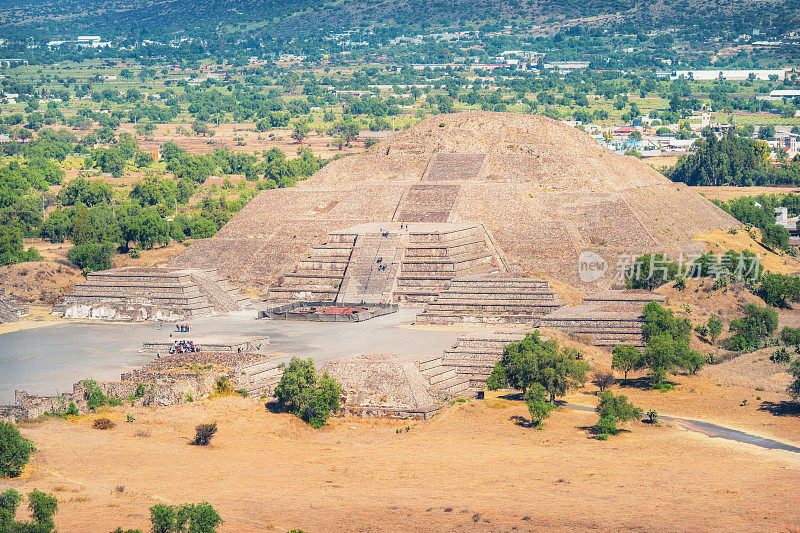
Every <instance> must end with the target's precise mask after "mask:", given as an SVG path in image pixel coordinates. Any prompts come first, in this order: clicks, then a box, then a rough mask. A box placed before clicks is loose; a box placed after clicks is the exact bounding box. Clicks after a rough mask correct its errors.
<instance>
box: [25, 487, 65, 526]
mask: <svg viewBox="0 0 800 533" xmlns="http://www.w3.org/2000/svg"><path fill="white" fill-rule="evenodd" d="M28 509H29V510H30V512H31V519H32V520H33V523H34V524H36V526H38V527H37V530H38V531H52V530H53V528H55V522H53V515H54V514H56V511H58V500H57V499H56V498H55V496H50V495H49V494H45V493H44V492H40V491H38V490H36V489H34V491H33V492H31V493H30V494H28Z"/></svg>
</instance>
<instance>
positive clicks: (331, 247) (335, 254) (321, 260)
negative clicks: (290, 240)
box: [267, 232, 358, 302]
mask: <svg viewBox="0 0 800 533" xmlns="http://www.w3.org/2000/svg"><path fill="white" fill-rule="evenodd" d="M357 238H358V234H357V233H347V232H336V233H330V234H329V235H328V241H327V242H326V243H324V244H322V245H321V246H315V247H314V248H312V249H311V253H310V254H309V255H308V256H307V257H306V258H305V259H303V260H301V261H300V262H299V263H298V264H297V265H296V266H295V268H294V270H293V271H292V272H290V273H289V274H285V275H284V276H283V278H282V280H280V282H279V284H278V285H275V286H272V287H270V290H269V295H268V296H267V299H268V300H270V301H272V302H290V301H294V300H307V301H313V302H333V301H334V300H336V296H337V295H338V294H339V289H340V287H341V286H342V282H343V280H344V273H345V270H346V269H347V265H348V263H349V262H350V256H351V255H352V253H353V248H354V247H355V242H356V239H357Z"/></svg>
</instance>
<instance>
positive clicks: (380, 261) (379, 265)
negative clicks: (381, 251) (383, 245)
mask: <svg viewBox="0 0 800 533" xmlns="http://www.w3.org/2000/svg"><path fill="white" fill-rule="evenodd" d="M375 262H376V263H377V264H378V271H381V270H386V265H384V264H383V257H379V258H378V260H377V261H375Z"/></svg>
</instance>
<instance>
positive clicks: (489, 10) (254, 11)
mask: <svg viewBox="0 0 800 533" xmlns="http://www.w3.org/2000/svg"><path fill="white" fill-rule="evenodd" d="M3 4H4V5H3V6H2V7H0V24H1V25H3V26H6V27H9V28H8V29H12V28H13V29H15V30H17V31H19V30H20V29H21V28H31V27H35V28H38V29H42V30H45V31H47V32H48V33H50V32H58V31H65V30H70V31H76V32H81V31H83V32H89V31H94V32H96V31H98V30H106V31H110V30H114V31H118V32H123V33H125V34H131V36H138V37H145V36H160V37H163V36H164V35H165V33H181V32H191V33H192V34H193V36H195V37H201V36H202V37H205V36H210V35H213V34H216V33H217V32H220V31H221V32H223V33H227V34H232V35H238V36H240V37H243V38H247V37H251V36H261V37H297V36H300V37H306V36H311V35H320V34H324V33H325V32H331V31H333V32H336V31H345V30H351V29H365V28H371V27H372V26H373V25H374V24H376V23H379V24H380V26H381V27H380V29H379V31H380V33H382V34H385V35H386V36H387V37H391V36H396V35H401V34H409V33H412V34H413V33H414V32H419V31H422V30H428V29H431V28H435V27H441V28H460V29H473V30H477V29H483V30H484V31H491V30H500V29H502V28H503V27H504V26H509V25H510V26H525V25H528V24H536V25H542V26H545V27H549V28H551V29H558V28H557V26H558V24H559V23H561V22H562V21H565V20H570V19H581V18H588V17H601V20H600V21H595V22H597V23H599V22H602V23H604V24H606V25H609V24H610V25H612V26H616V27H622V28H627V29H628V30H629V32H630V33H641V32H648V31H651V30H658V29H665V28H673V29H681V30H684V31H689V32H691V33H694V34H696V35H697V36H698V37H707V36H712V35H718V34H720V32H723V33H732V34H736V33H747V32H750V31H752V30H753V29H760V30H761V31H763V32H769V31H770V30H773V31H776V32H778V33H780V32H783V31H786V30H787V29H788V28H793V27H795V26H796V23H797V20H798V5H797V3H796V2H793V1H791V0H785V1H778V2H764V1H752V0H714V1H711V2H703V1H699V0H661V1H660V2H643V1H635V0H590V1H588V2H570V1H567V0H547V1H545V0H508V1H504V2H497V1H493V0H433V1H426V0H399V1H394V0H341V1H333V2H325V1H323V0H288V1H287V0H195V1H185V0H117V1H111V2H106V1H100V0H87V1H78V0H51V1H38V2H23V1H21V0H11V1H9V2H4V3H3ZM614 15H616V17H613V18H610V19H609V16H614ZM589 23H590V24H591V21H589Z"/></svg>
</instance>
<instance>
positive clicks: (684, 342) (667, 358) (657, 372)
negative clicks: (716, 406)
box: [642, 302, 703, 386]
mask: <svg viewBox="0 0 800 533" xmlns="http://www.w3.org/2000/svg"><path fill="white" fill-rule="evenodd" d="M643 315H644V323H643V324H642V336H643V337H644V340H645V342H646V343H647V347H646V348H645V350H644V357H643V362H644V366H646V367H647V368H649V369H650V373H651V374H650V380H651V383H652V384H653V386H658V385H659V384H660V383H662V382H663V381H664V380H665V379H666V376H667V373H668V372H672V371H674V370H675V368H676V367H681V368H684V369H686V370H688V371H689V372H696V371H697V370H698V369H699V366H702V362H700V361H702V360H703V359H702V358H701V356H699V354H697V353H696V352H694V351H692V350H691V349H690V348H689V341H690V339H691V333H692V324H691V323H690V322H689V320H688V319H686V318H677V317H675V315H674V314H673V313H672V310H671V309H666V308H664V307H662V306H661V304H659V303H658V302H649V303H648V304H647V305H645V307H644V312H643ZM698 365H699V366H698Z"/></svg>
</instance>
